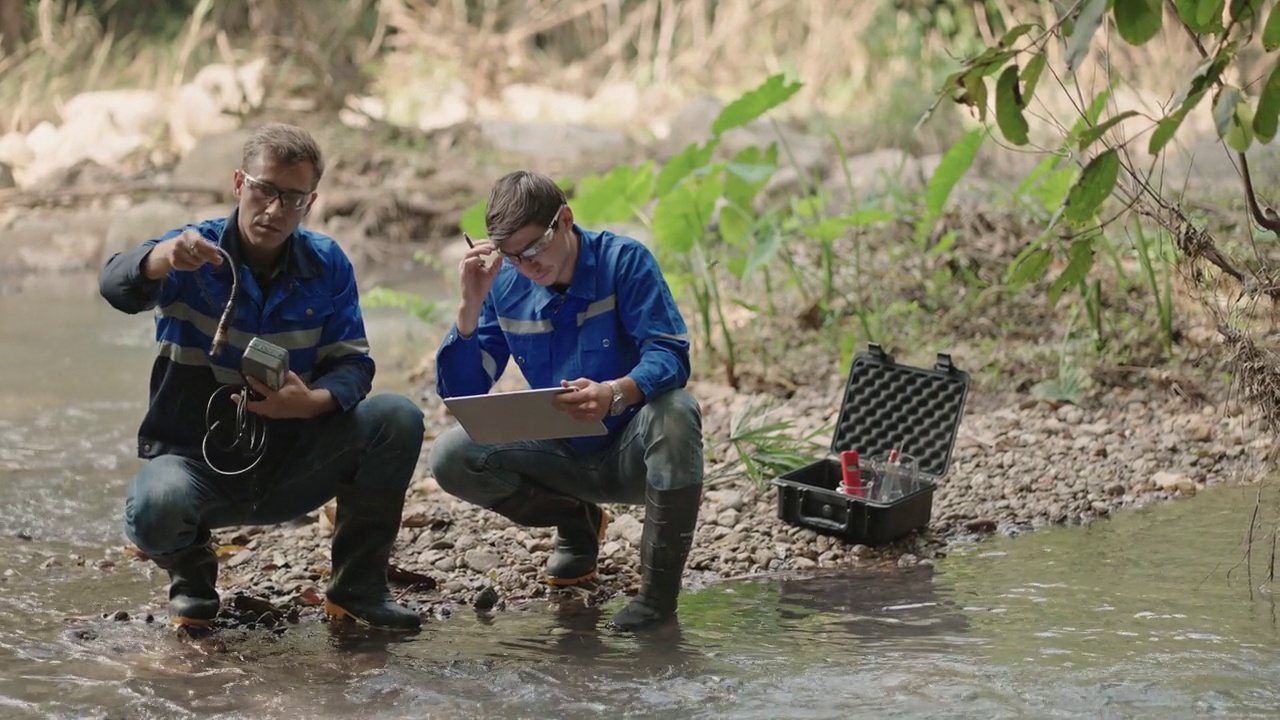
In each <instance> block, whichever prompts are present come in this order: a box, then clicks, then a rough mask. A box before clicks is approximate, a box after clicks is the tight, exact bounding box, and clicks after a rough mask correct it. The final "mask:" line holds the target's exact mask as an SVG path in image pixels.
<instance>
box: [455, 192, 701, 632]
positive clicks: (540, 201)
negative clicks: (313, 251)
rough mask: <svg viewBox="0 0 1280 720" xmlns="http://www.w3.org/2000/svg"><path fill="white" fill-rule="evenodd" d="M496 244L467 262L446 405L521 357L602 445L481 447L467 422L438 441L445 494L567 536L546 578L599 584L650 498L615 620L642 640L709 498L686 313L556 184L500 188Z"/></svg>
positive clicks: (492, 203) (494, 201) (589, 440)
mask: <svg viewBox="0 0 1280 720" xmlns="http://www.w3.org/2000/svg"><path fill="white" fill-rule="evenodd" d="M485 224H486V226H487V228H488V232H489V240H488V242H482V243H478V244H476V245H475V247H474V248H472V249H471V250H470V251H468V252H467V254H466V256H465V258H464V259H463V260H462V263H461V266H460V268H459V274H460V277H461V294H462V299H461V303H460V304H459V307H458V316H457V321H456V324H455V326H454V327H453V328H452V329H451V330H450V331H449V333H448V334H447V335H446V336H445V339H444V341H443V343H442V344H441V346H440V349H439V352H438V355H437V364H436V365H437V371H436V388H437V391H438V392H439V394H440V395H441V397H452V396H457V395H478V394H483V393H486V392H488V391H489V390H490V389H492V387H493V385H494V383H495V382H496V381H497V380H498V378H499V377H500V376H501V375H502V372H503V369H504V368H505V367H506V365H507V361H508V360H509V359H510V358H513V357H514V358H515V362H516V365H517V366H519V368H520V370H521V372H522V373H523V375H524V377H525V379H526V380H527V381H528V382H529V385H530V386H531V387H534V388H545V387H555V386H562V387H565V388H571V389H572V392H567V393H564V394H562V395H557V396H556V399H555V402H556V405H557V408H558V409H559V410H561V411H563V412H566V413H569V414H571V415H573V416H574V417H576V418H579V419H584V420H602V421H604V423H605V426H606V427H607V428H608V431H609V432H608V435H607V436H604V437H582V438H570V439H566V440H549V441H529V442H517V443H504V444H496V445H480V444H477V443H475V442H473V441H472V440H471V438H470V436H468V435H467V433H466V431H465V430H463V429H462V428H460V427H458V428H453V429H451V430H449V431H448V432H446V433H444V434H443V435H441V436H440V437H439V438H438V439H437V440H436V441H435V442H434V443H433V445H432V447H431V456H430V462H431V469H432V471H433V473H434V474H435V477H436V480H437V481H438V482H439V483H440V487H442V488H444V489H445V490H446V491H447V492H449V493H452V494H453V495H456V496H458V497H460V498H462V499H464V500H467V501H468V502H471V503H474V504H476V505H480V506H482V507H486V508H489V509H491V510H493V511H494V512H497V513H499V514H501V515H503V516H505V517H507V518H509V519H511V520H512V521H514V522H516V523H519V524H521V525H526V526H540V527H555V528H556V548H555V551H554V552H553V553H552V555H551V557H550V559H549V560H548V562H547V569H546V572H547V580H548V582H550V583H552V584H553V585H560V586H565V585H574V584H577V583H581V582H584V581H586V580H589V579H591V578H592V577H594V576H595V573H596V560H597V554H598V551H599V545H600V541H601V540H602V539H603V537H604V531H605V527H606V526H607V525H608V523H609V520H610V518H609V514H608V513H607V512H606V511H605V510H604V509H603V508H601V507H600V505H599V504H600V503H608V502H619V503H630V504H639V503H644V504H645V521H644V533H643V539H642V542H641V550H640V557H641V563H642V565H643V570H642V572H643V579H642V584H641V588H640V592H639V594H638V595H637V596H636V597H635V598H634V599H633V600H632V601H631V602H630V604H628V605H627V607H626V608H624V609H623V610H622V611H621V612H620V613H618V615H617V616H615V617H614V618H613V619H612V620H610V625H611V626H612V627H614V628H617V629H623V630H634V629H638V628H641V627H644V626H646V625H650V624H653V623H655V622H657V621H660V620H664V619H667V618H669V617H671V616H672V615H673V614H674V613H675V611H676V599H677V595H678V594H679V592H680V581H681V573H682V572H683V571H684V565H685V561H686V560H687V559H688V556H689V549H690V545H691V543H692V541H693V531H694V525H695V523H696V522H697V518H698V505H699V502H700V501H701V497H702V476H703V461H702V414H701V411H700V408H699V407H698V403H697V401H696V400H695V399H694V398H693V396H692V395H690V394H689V392H688V391H687V390H685V389H684V387H685V384H686V383H687V381H688V378H689V341H688V336H687V330H686V327H685V322H684V319H683V318H682V317H681V315H680V311H679V309H678V308H677V307H676V303H675V300H674V299H673V298H672V297H671V291H670V289H669V288H668V287H667V283H666V280H665V279H664V278H663V276H662V272H661V270H660V269H659V268H658V264H657V262H656V261H655V260H654V257H653V255H652V254H651V253H650V252H649V250H648V249H647V248H646V247H645V246H644V245H642V244H640V243H639V242H637V241H636V240H633V239H631V238H628V237H623V236H620V235H615V234H613V233H611V232H608V231H590V230H585V229H583V228H581V227H579V226H578V225H576V224H574V221H573V209H572V208H570V207H569V204H568V201H567V200H566V198H565V196H564V193H563V192H562V191H561V190H560V188H559V187H557V186H556V184H555V182H553V181H552V180H551V179H550V178H548V177H545V176H543V175H537V174H533V173H529V172H523V171H522V172H515V173H511V174H509V175H507V176H505V177H503V178H501V179H500V180H498V182H497V183H496V184H495V185H494V187H493V190H492V193H491V194H490V196H489V204H488V210H487V212H486V215H485Z"/></svg>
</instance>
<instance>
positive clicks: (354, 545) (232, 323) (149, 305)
mask: <svg viewBox="0 0 1280 720" xmlns="http://www.w3.org/2000/svg"><path fill="white" fill-rule="evenodd" d="M323 173H324V161H323V159H322V157H321V153H320V149H319V147H317V145H316V143H315V141H314V140H313V139H312V138H311V136H310V135H309V134H308V133H307V132H306V131H305V130H302V129H301V128H297V127H293V126H290V125H282V124H272V125H267V126H264V127H262V128H260V129H259V130H258V131H257V132H256V133H254V135H253V136H252V137H251V138H250V139H249V140H248V141H247V142H246V143H245V145H244V156H243V159H242V162H241V165H240V168H239V169H238V170H236V171H235V172H234V173H233V175H232V188H233V192H234V194H235V196H236V197H237V198H238V199H239V204H238V206H237V207H236V208H235V210H233V211H232V213H231V215H230V216H229V217H227V218H225V219H216V220H207V221H204V222H201V223H198V224H194V225H187V226H186V227H183V228H179V229H177V230H173V231H170V232H168V233H166V234H164V235H163V236H161V237H160V238H157V239H155V240H148V241H146V242H144V243H142V245H140V246H138V247H137V248H134V249H133V250H129V251H127V252H123V253H118V254H116V255H114V256H112V257H111V258H110V259H109V260H108V261H107V263H106V266H105V267H104V268H103V270H102V273H101V276H100V278H99V285H100V290H101V293H102V296H103V297H104V298H106V300H107V302H109V303H110V304H111V305H112V306H113V307H115V308H117V309H118V310H121V311H123V312H126V313H138V312H141V311H143V310H152V309H154V310H155V311H156V339H157V340H158V341H159V352H158V356H157V357H156V360H155V364H154V365H153V367H152V370H151V398H150V400H151V401H150V406H149V408H148V410H147V413H146V416H145V417H144V418H143V420H142V425H141V428H140V429H139V433H138V454H139V456H140V457H142V458H144V459H146V460H148V462H147V463H146V465H144V466H143V468H142V469H141V470H140V471H139V472H138V473H137V475H135V476H134V478H133V482H132V483H131V484H130V486H129V491H128V497H127V499H126V501H125V528H126V533H127V534H128V536H129V539H130V540H132V541H133V543H134V544H135V545H137V546H138V548H139V549H140V550H141V551H142V552H144V553H146V554H147V555H148V556H150V557H151V559H152V560H154V561H155V563H156V564H157V565H159V566H160V567H162V568H164V569H165V570H167V571H168V572H169V576H170V579H171V584H170V587H169V615H170V618H171V619H172V620H173V621H174V622H175V623H178V624H180V625H187V626H206V625H208V624H209V623H210V622H211V621H212V620H213V619H214V618H215V616H216V615H217V613H218V608H219V600H218V592H217V589H216V583H217V575H218V559H217V556H216V555H215V553H214V551H213V549H212V548H211V547H210V545H209V541H210V532H209V531H210V529H211V528H219V527H227V526H232V525H265V524H273V523H281V522H285V521H287V520H291V519H293V518H296V517H298V516H300V515H303V514H305V513H308V512H310V511H312V510H314V509H315V508H317V507H319V506H321V505H323V504H324V503H326V502H328V501H329V500H330V499H332V498H334V497H335V496H336V497H337V499H338V514H337V521H336V528H335V531H334V536H333V572H332V574H331V576H330V579H329V586H328V590H327V592H326V597H325V611H326V614H327V615H328V616H329V617H331V618H334V619H339V618H350V619H353V620H355V621H356V622H357V623H359V624H361V625H364V626H369V627H375V628H382V629H392V630H412V629H415V628H417V627H419V624H420V619H419V617H418V615H417V613H415V612H413V611H411V610H409V609H408V608H405V607H403V606H401V605H399V604H397V603H395V602H394V601H393V599H392V597H391V595H390V593H389V592H388V590H387V578H386V568H387V563H388V561H389V558H390V555H391V549H392V546H393V544H394V543H395V539H396V534H397V532H398V531H399V529H400V515H401V512H402V510H403V506H404V494H405V491H406V489H407V488H408V486H409V481H410V480H411V479H412V476H413V471H414V468H415V466H416V465H417V461H418V454H419V451H420V450H421V447H422V438H423V416H422V411H421V410H420V409H419V408H418V407H417V406H416V405H415V404H414V403H413V402H412V401H411V400H409V399H408V398H405V397H401V396H396V395H378V396H375V397H371V398H368V399H366V396H367V395H368V393H369V391H370V389H371V387H372V382H373V373H374V362H373V360H372V358H370V357H369V343H368V340H367V339H366V337H365V330H364V319H363V316H362V314H361V311H360V302H359V293H358V291H357V289H356V281H355V275H354V272H353V271H352V267H351V263H350V261H349V260H348V259H347V256H346V254H345V253H343V251H342V249H341V248H340V247H339V246H338V245H337V243H335V242H334V241H333V240H332V239H331V238H329V237H326V236H324V235H322V234H320V233H318V232H314V231H311V230H307V229H305V228H302V227H300V226H299V225H300V223H301V221H302V219H303V217H305V216H306V215H307V213H308V212H309V211H310V209H311V205H312V203H314V202H315V199H316V187H317V186H318V184H319V182H320V178H321V176H322V174H323ZM246 271H248V272H246ZM224 311H225V314H224ZM220 318H224V320H225V321H226V322H227V323H228V324H229V327H228V326H227V325H223V324H222V322H220ZM254 338H260V339H261V340H264V341H267V342H269V343H271V344H272V345H275V346H277V347H279V348H282V349H284V350H286V351H287V352H288V361H287V362H288V366H287V372H286V373H285V374H284V377H283V384H282V385H281V386H280V387H279V388H278V389H272V387H269V386H268V385H267V384H265V383H263V382H261V381H260V380H258V379H257V378H255V377H252V376H249V375H247V374H242V365H241V360H242V356H243V355H244V352H245V348H246V345H248V343H249V342H250V340H253V339H254ZM224 343H225V347H222V345H223V344H224Z"/></svg>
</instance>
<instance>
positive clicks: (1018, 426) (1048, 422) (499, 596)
mask: <svg viewBox="0 0 1280 720" xmlns="http://www.w3.org/2000/svg"><path fill="white" fill-rule="evenodd" d="M845 381H846V378H845V377H844V376H843V374H842V373H840V372H837V371H836V368H832V372H831V373H830V374H829V375H828V376H827V377H826V378H825V379H819V380H817V381H815V382H814V383H812V384H810V385H808V386H804V387H800V388H798V389H797V390H796V391H795V393H794V394H793V395H792V396H791V397H790V398H789V399H788V400H787V402H786V403H784V404H779V405H778V406H777V411H776V413H775V414H774V415H772V416H771V419H772V420H789V421H792V422H794V428H795V430H796V433H797V435H801V434H803V433H804V432H807V431H809V430H813V429H817V428H820V427H822V426H824V425H825V424H826V423H829V422H831V421H832V420H834V418H835V415H836V413H837V412H838V410H839V408H838V398H839V397H840V396H841V394H842V391H843V387H844V383H845ZM691 387H692V390H693V391H694V393H695V394H696V395H697V396H698V397H699V398H700V400H701V402H702V403H703V406H704V411H705V414H706V417H705V429H706V436H707V437H708V438H725V437H727V436H728V434H729V428H730V424H731V423H733V422H734V421H735V417H740V416H741V414H742V413H743V412H744V411H745V409H746V408H747V407H748V405H749V404H751V403H752V402H754V401H756V400H758V399H759V398H758V397H753V396H752V395H751V394H749V393H736V392H734V391H732V390H730V389H729V388H728V387H726V386H723V385H719V384H717V383H714V382H708V381H700V382H695V383H693V384H692V386H691ZM1220 395H1222V393H1220V392H1217V391H1215V390H1214V389H1211V388H1202V387H1199V386H1197V385H1196V384H1195V383H1193V382H1192V381H1191V380H1189V379H1188V378H1185V377H1181V378H1180V377H1178V376H1176V375H1171V374H1170V373H1167V372H1165V373H1157V372H1154V371H1152V372H1149V373H1146V374H1145V375H1140V376H1135V377H1132V378H1129V382H1128V383H1125V384H1117V385H1113V386H1111V387H1109V388H1107V389H1105V390H1100V391H1098V392H1096V393H1095V394H1093V395H1091V396H1089V397H1088V398H1087V400H1086V401H1085V402H1083V403H1082V404H1081V406H1077V405H1069V404H1064V405H1059V404H1055V403H1051V402H1046V401H1041V400H1032V399H1028V398H1027V397H1026V396H1025V395H1014V394H1008V395H1002V396H989V395H988V396H979V397H975V398H972V399H971V401H970V404H969V407H968V412H967V413H966V415H965V418H964V420H963V423H962V425H961V428H960V431H959V435H958V439H957V443H956V446H955V451H954V455H953V457H952V464H951V468H950V472H949V473H948V475H946V476H945V477H944V478H943V479H942V481H941V482H940V483H939V485H938V488H937V492H936V495H935V499H934V506H933V520H932V522H931V524H930V526H929V528H928V529H927V530H925V531H924V532H921V533H916V534H912V535H910V536H908V537H905V538H903V539H901V540H899V541H897V542H894V543H892V544H890V545H888V546H884V547H866V546H862V545H848V544H845V543H843V542H841V541H839V540H836V539H833V538H830V537H826V536H824V535H820V534H817V533H815V532H813V531H811V530H807V529H803V528H799V527H795V526H792V525H789V524H787V523H785V522H783V521H782V520H780V519H779V518H778V516H777V510H776V497H777V496H776V490H775V489H774V488H772V487H769V486H764V487H761V486H758V485H756V484H754V483H753V482H752V481H750V480H749V479H747V477H746V476H745V475H743V474H742V473H741V472H734V471H733V470H734V469H735V465H734V457H733V451H732V450H729V449H728V446H727V445H725V444H716V443H715V442H713V441H710V440H709V442H708V453H709V454H708V462H709V467H708V472H709V477H711V478H713V479H712V480H711V481H710V484H709V487H708V491H707V492H706V494H705V497H704V500H703V505H702V511H701V516H700V519H699V523H698V528H697V532H696V540H695V544H694V548H693V552H692V555H691V557H690V560H689V566H688V572H687V573H686V588H688V589H694V588H697V587H698V586H701V585H705V584H706V583H710V582H719V581H724V580H728V579H733V578H743V577H751V576H757V575H762V574H772V573H805V572H809V571H814V570H818V569H831V568H853V567H883V568H892V567H895V566H899V567H900V566H908V565H914V564H918V563H932V562H934V561H935V560H937V559H938V558H941V557H943V556H945V555H946V552H947V549H948V547H949V546H950V545H951V544H952V543H955V542H967V541H972V540H975V539H977V538H980V537H981V536H982V535H984V534H987V533H993V532H1002V533H1010V534H1014V533H1020V532H1024V531H1027V530H1030V529H1032V528H1035V527H1039V526H1044V525H1048V524H1057V523H1067V524H1077V523H1088V522H1092V521H1095V520H1098V519H1101V518H1105V517H1107V516H1108V515H1110V514H1111V513H1113V512H1115V511H1117V510H1119V509H1121V508H1126V507H1134V506H1141V505H1144V504H1146V503H1150V502H1153V501H1160V500H1166V499H1181V498H1188V497H1192V496H1194V495H1195V494H1196V493H1197V492H1199V491H1201V490H1203V489H1204V488H1205V487H1206V486H1207V485H1213V484H1219V483H1235V482H1248V481H1250V480H1251V478H1252V477H1254V473H1255V472H1256V460H1253V459H1252V458H1256V457H1258V456H1260V455H1261V454H1263V452H1264V451H1265V450H1266V449H1267V448H1268V447H1269V446H1270V443H1271V439H1270V437H1268V436H1266V435H1264V434H1260V433H1258V432H1256V431H1255V430H1254V427H1253V426H1252V425H1251V424H1250V423H1249V421H1248V417H1247V415H1246V414H1244V413H1242V412H1241V408H1240V407H1239V406H1237V405H1235V404H1233V403H1230V402H1225V403H1220V402H1218V401H1216V400H1215V399H1214V398H1216V397H1218V396H1220ZM424 404H425V406H426V407H427V409H428V424H429V426H430V427H429V430H428V437H429V438H430V437H433V436H434V435H436V434H438V433H439V432H441V431H442V430H444V429H445V428H447V427H448V426H449V425H450V423H451V420H450V419H448V418H447V417H446V416H445V414H444V411H443V409H442V407H441V406H440V405H439V402H438V400H435V401H434V402H433V401H432V400H431V399H430V398H427V399H425V400H424ZM827 439H828V437H827V436H824V437H822V438H820V440H821V441H822V442H826V441H827ZM429 444H430V442H429V440H428V444H427V447H428V448H429ZM822 452H823V451H822V450H821V449H816V450H815V453H816V454H815V457H818V456H820V455H821V453H822ZM424 453H425V451H424ZM419 467H420V472H421V473H423V474H422V475H421V476H420V477H419V478H418V479H417V480H416V481H415V482H414V484H413V486H412V489H411V492H410V495H409V499H408V503H407V506H406V509H405V513H404V523H403V528H402V530H401V533H400V537H399V540H398V542H397V545H396V549H395V553H394V556H393V559H392V565H393V567H392V569H391V576H392V578H393V583H394V586H395V589H396V591H397V592H398V593H399V594H400V595H401V597H402V598H403V599H404V600H406V601H409V602H414V603H417V604H418V606H419V607H420V608H421V609H422V611H423V612H424V614H427V615H431V616H436V617H442V616H447V615H448V614H450V613H451V612H455V611H457V610H458V609H459V608H466V607H471V608H474V609H476V610H480V611H485V610H491V609H502V608H506V607H511V606H518V605H520V604H522V603H525V602H530V601H534V602H546V601H548V600H551V601H564V600H572V601H574V602H577V601H586V602H605V601H608V600H610V599H612V598H615V597H618V596H620V595H624V594H628V593H633V592H634V591H635V590H636V588H637V586H638V582H639V575H638V560H639V549H638V548H639V541H640V535H641V528H642V524H643V508H642V507H624V506H616V507H614V508H612V510H613V512H614V513H615V516H616V519H615V521H614V523H613V524H612V525H611V526H610V527H609V529H608V534H607V537H606V539H605V542H604V544H603V547H602V550H601V574H600V579H599V582H598V583H596V584H595V585H593V586H592V587H590V588H588V589H586V590H579V591H551V589H550V588H549V587H548V586H547V585H545V584H544V582H543V581H542V567H543V565H544V563H545V562H546V559H547V556H548V554H549V552H550V550H551V547H552V542H553V533H552V531H551V530H550V529H539V528H523V527H518V526H515V525H513V524H512V523H510V522H508V521H507V520H506V519H504V518H502V517H500V516H498V515H496V514H494V513H491V512H488V511H484V510H480V509H478V508H475V507H471V506H468V505H466V504H465V503H462V502H459V501H457V500H455V499H454V498H452V497H451V496H449V495H447V494H446V493H444V492H443V491H441V490H440V489H439V488H438V486H437V485H436V484H435V482H434V480H433V479H432V478H431V477H429V475H428V474H427V472H428V471H427V470H426V468H427V465H426V463H425V457H424V462H423V463H421V464H420V466H419ZM722 470H729V472H721V471H722ZM331 511H332V507H329V508H327V509H322V510H321V511H318V512H316V513H313V514H312V515H310V516H308V517H306V518H303V519H302V520H300V521H299V522H296V523H292V524H289V525H287V526H280V527H274V528H234V529H228V530H224V531H220V532H218V533H215V539H216V541H217V542H218V543H220V545H221V546H222V549H221V551H220V552H221V553H222V554H223V559H224V567H223V572H222V579H221V582H222V584H223V587H224V588H225V589H226V590H227V591H228V593H227V594H228V595H229V596H231V595H234V594H236V593H242V594H246V595H251V596H255V597H260V598H264V599H267V600H269V601H270V602H272V603H274V604H275V605H276V606H277V607H280V608H293V607H296V608H299V611H300V614H301V615H302V616H303V617H305V616H307V615H308V614H311V613H315V612H317V609H316V608H315V607H314V606H316V605H317V604H318V603H319V601H320V599H321V598H322V592H323V588H324V583H325V575H326V573H327V568H328V547H329V539H330V534H331V532H332V522H331V516H330V513H331ZM548 596H550V597H548ZM229 602H230V601H229ZM241 602H243V601H241ZM251 615H252V613H251Z"/></svg>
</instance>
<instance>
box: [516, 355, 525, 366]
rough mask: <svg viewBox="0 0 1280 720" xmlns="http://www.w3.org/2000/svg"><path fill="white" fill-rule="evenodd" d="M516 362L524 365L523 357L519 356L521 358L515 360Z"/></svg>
mask: <svg viewBox="0 0 1280 720" xmlns="http://www.w3.org/2000/svg"><path fill="white" fill-rule="evenodd" d="M516 362H518V363H520V364H521V365H523V364H524V357H523V356H521V357H518V358H516Z"/></svg>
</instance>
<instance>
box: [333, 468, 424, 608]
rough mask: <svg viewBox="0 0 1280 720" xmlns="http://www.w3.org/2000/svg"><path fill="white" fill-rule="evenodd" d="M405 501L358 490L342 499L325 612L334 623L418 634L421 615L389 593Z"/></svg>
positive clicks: (335, 532)
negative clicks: (389, 572) (390, 570)
mask: <svg viewBox="0 0 1280 720" xmlns="http://www.w3.org/2000/svg"><path fill="white" fill-rule="evenodd" d="M403 509H404V497H403V496H401V497H400V498H398V499H396V500H390V499H383V498H377V499H373V498H366V497H363V496H360V495H359V494H358V493H356V492H354V491H344V492H342V493H340V494H339V495H338V514H337V519H336V521H335V523H334V533H333V551H332V555H333V572H332V574H330V576H329V587H328V589H327V590H326V591H325V599H324V612H325V615H327V616H328V617H329V618H330V619H331V620H352V621H354V622H355V623H357V624H358V625H361V626H362V627H367V628H373V629H375V630H396V631H412V630H417V629H418V628H420V627H421V626H422V618H420V617H419V616H418V613H416V612H414V611H412V610H410V609H409V608H407V607H405V606H403V605H401V604H399V603H397V602H396V601H395V599H394V598H392V597H391V592H390V591H389V590H388V589H387V563H388V562H390V560H391V548H392V546H394V545H395V542H396V534H397V533H398V532H399V531H400V513H401V511H402V510H403Z"/></svg>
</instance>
